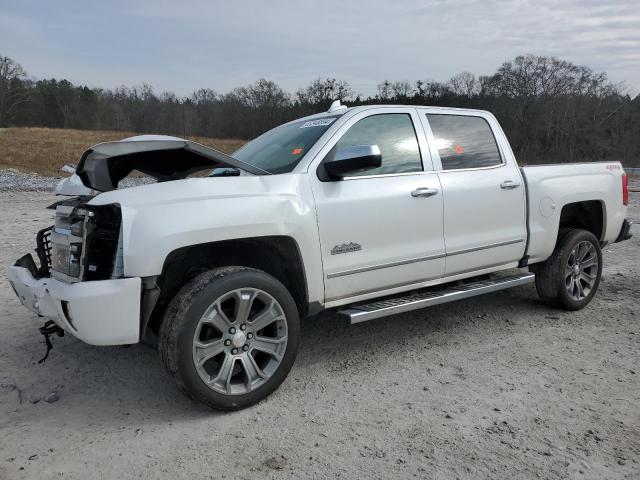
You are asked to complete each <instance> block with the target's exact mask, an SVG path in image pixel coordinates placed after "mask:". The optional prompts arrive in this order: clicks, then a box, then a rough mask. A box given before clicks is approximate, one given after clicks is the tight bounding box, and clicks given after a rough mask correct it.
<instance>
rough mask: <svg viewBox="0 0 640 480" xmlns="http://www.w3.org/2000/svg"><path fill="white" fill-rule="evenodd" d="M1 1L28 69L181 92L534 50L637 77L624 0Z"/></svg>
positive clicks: (381, 74)
mask: <svg viewBox="0 0 640 480" xmlns="http://www.w3.org/2000/svg"><path fill="white" fill-rule="evenodd" d="M3 10H4V13H2V14H0V41H1V45H2V47H1V48H2V49H3V51H2V53H3V54H9V55H12V56H13V57H15V59H16V60H17V61H19V62H21V63H22V64H23V66H24V67H25V68H26V69H27V70H28V71H29V72H31V73H33V74H35V75H37V76H40V77H43V76H44V77H51V76H55V77H67V78H69V79H70V80H72V81H74V82H76V83H88V84H89V85H92V86H105V87H114V86H116V85H119V84H123V83H124V84H139V83H142V82H145V81H146V82H151V83H152V84H153V85H154V86H155V87H156V89H157V90H174V91H176V92H177V93H179V94H188V93H190V92H191V91H193V90H194V89H196V88H199V87H209V88H214V89H216V90H218V91H226V90H229V89H230V88H232V87H235V86H238V85H242V84H247V83H250V82H253V81H255V80H256V79H257V78H259V77H267V78H269V79H272V80H275V81H277V82H279V83H281V84H282V85H283V86H284V87H285V88H287V89H289V90H292V91H293V90H295V89H297V88H299V87H301V86H303V85H304V84H306V83H308V82H309V81H310V80H312V79H313V78H316V77H318V76H323V77H324V76H333V77H338V78H342V79H345V80H347V81H349V82H350V83H351V84H352V85H353V87H354V88H355V90H356V91H359V92H361V93H364V94H370V93H373V92H374V91H375V87H376V85H377V83H379V82H380V81H382V80H384V79H393V80H396V79H409V80H417V79H427V78H432V79H437V80H446V79H447V78H449V77H451V76H453V75H454V74H456V73H457V72H460V71H463V70H468V71H472V72H475V73H478V74H489V73H491V72H493V71H495V69H496V68H497V67H498V66H499V65H500V64H501V63H502V62H503V61H506V60H509V59H511V58H513V57H514V56H516V55H519V54H525V53H533V54H540V55H554V56H558V57H561V58H563V59H567V60H570V61H573V62H575V63H580V64H584V65H587V66H589V67H591V68H593V69H594V70H597V71H606V72H608V73H609V75H610V77H611V79H612V80H614V81H626V82H627V84H628V85H630V86H631V87H632V89H633V90H635V92H636V93H637V92H638V90H639V89H640V61H638V57H637V52H638V51H640V14H639V13H638V10H637V3H636V2H635V1H632V0H627V1H623V0H613V1H609V2H607V3H606V4H604V5H603V4H602V2H599V1H596V0H580V1H577V0H569V1H564V2H556V1H551V0H538V1H534V0H521V1H518V0H509V1H507V0H482V1H480V0H459V1H446V0H434V1H422V0H405V1H402V2H389V1H388V0H370V1H368V2H350V1H345V0H341V1H338V0H324V1H323V2H314V3H311V2H305V1H302V0H274V1H271V2H264V1H258V0H238V1H234V2H228V1H225V2H213V1H205V0H183V1H181V2H175V1H166V0H137V1H136V0H129V1H124V0H114V1H112V2H100V3H95V2H79V1H62V2H46V3H44V4H37V5H36V4H33V3H31V2H29V1H24V2H19V3H16V4H15V5H10V6H5V7H3ZM5 49H6V50H5Z"/></svg>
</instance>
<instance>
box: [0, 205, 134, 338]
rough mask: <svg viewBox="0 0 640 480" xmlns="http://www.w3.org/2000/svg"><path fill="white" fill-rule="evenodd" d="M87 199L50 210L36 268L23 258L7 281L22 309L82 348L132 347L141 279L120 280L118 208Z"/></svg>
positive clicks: (30, 258)
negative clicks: (83, 344) (51, 215)
mask: <svg viewBox="0 0 640 480" xmlns="http://www.w3.org/2000/svg"><path fill="white" fill-rule="evenodd" d="M90 199H91V197H76V198H70V199H66V200H63V201H61V202H58V203H57V204H54V205H52V208H55V210H56V216H55V224H54V225H53V226H51V227H47V228H45V229H43V230H41V231H40V232H39V233H38V236H37V242H36V243H37V246H36V254H37V257H38V260H39V262H38V263H39V265H38V264H37V263H36V261H35V260H34V258H33V256H32V255H31V254H27V255H25V256H23V257H22V258H20V259H19V260H18V261H17V262H15V264H14V265H13V266H11V267H9V269H8V271H7V277H8V279H9V282H10V283H11V286H12V287H13V289H14V291H15V292H16V294H17V296H18V298H19V299H20V301H21V302H22V304H23V305H24V306H25V307H27V308H28V309H29V310H31V311H33V312H34V313H36V314H37V315H39V316H41V317H45V318H48V319H50V320H52V321H53V322H55V324H56V325H57V326H58V327H60V328H62V329H64V330H65V331H67V332H70V333H71V334H73V335H74V336H76V337H78V338H79V339H81V340H83V341H84V342H86V343H89V344H92V345H123V344H131V343H137V342H138V341H139V338H140V297H141V279H140V278H124V268H123V255H122V216H121V211H120V206H119V205H118V204H107V205H89V204H87V202H88V201H89V200H90ZM45 327H46V328H45ZM45 327H43V328H44V331H43V330H42V329H41V333H43V334H46V333H48V334H51V332H53V331H55V329H54V328H53V326H52V325H51V323H50V322H47V324H46V325H45ZM45 336H46V335H45Z"/></svg>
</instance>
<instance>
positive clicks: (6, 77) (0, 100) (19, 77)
mask: <svg viewBox="0 0 640 480" xmlns="http://www.w3.org/2000/svg"><path fill="white" fill-rule="evenodd" d="M26 78H27V75H26V73H25V71H24V70H23V69H22V67H21V66H20V64H19V63H16V62H15V61H13V59H11V58H9V57H4V56H0V125H7V123H8V122H9V121H10V120H11V119H12V118H13V116H14V115H15V113H16V109H17V107H18V106H19V105H20V104H22V103H24V102H25V101H26V97H27V95H26V91H25V88H24V84H23V82H24V80H25V79H26Z"/></svg>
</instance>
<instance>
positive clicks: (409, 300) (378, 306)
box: [338, 273, 535, 324]
mask: <svg viewBox="0 0 640 480" xmlns="http://www.w3.org/2000/svg"><path fill="white" fill-rule="evenodd" d="M534 280H535V275H534V274H533V273H521V274H518V275H512V276H508V277H501V278H494V279H490V280H480V281H476V282H469V283H465V284H462V285H453V286H450V287H447V288H444V289H442V290H435V291H434V290H431V291H425V292H421V293H414V294H412V295H407V296H404V297H395V298H389V299H386V300H378V301H376V302H373V303H367V304H363V305H352V306H350V307H349V308H346V309H344V310H340V311H339V312H338V313H339V314H340V315H344V316H346V317H348V318H349V320H350V321H351V323H352V324H354V323H360V322H366V321H368V320H374V319H376V318H381V317H386V316H388V315H395V314H397V313H404V312H410V311H411V310H419V309H421V308H425V307H431V306H433V305H439V304H441V303H449V302H455V301H456V300H462V299H463V298H470V297H475V296H477V295H482V294H484V293H490V292H497V291H498V290H505V289H507V288H511V287H518V286H520V285H526V284H528V283H532V282H533V281H534Z"/></svg>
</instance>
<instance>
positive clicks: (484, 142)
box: [426, 113, 504, 170]
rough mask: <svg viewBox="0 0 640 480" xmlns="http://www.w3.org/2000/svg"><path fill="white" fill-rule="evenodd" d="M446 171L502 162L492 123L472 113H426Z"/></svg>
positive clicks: (489, 165)
mask: <svg viewBox="0 0 640 480" xmlns="http://www.w3.org/2000/svg"><path fill="white" fill-rule="evenodd" d="M426 116H427V120H428V121H429V125H430V127H431V131H432V132H433V137H434V142H435V147H436V148H437V149H438V153H439V154H440V161H441V162H442V169H443V170H460V169H467V168H486V167H494V166H498V165H502V164H503V163H504V162H503V161H502V157H501V156H500V150H499V149H498V144H497V143H496V139H495V137H494V135H493V131H492V130H491V126H490V125H489V122H487V121H486V120H485V119H484V118H482V117H477V116H471V115H452V114H439V113H438V114H432V113H427V114H426Z"/></svg>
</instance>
